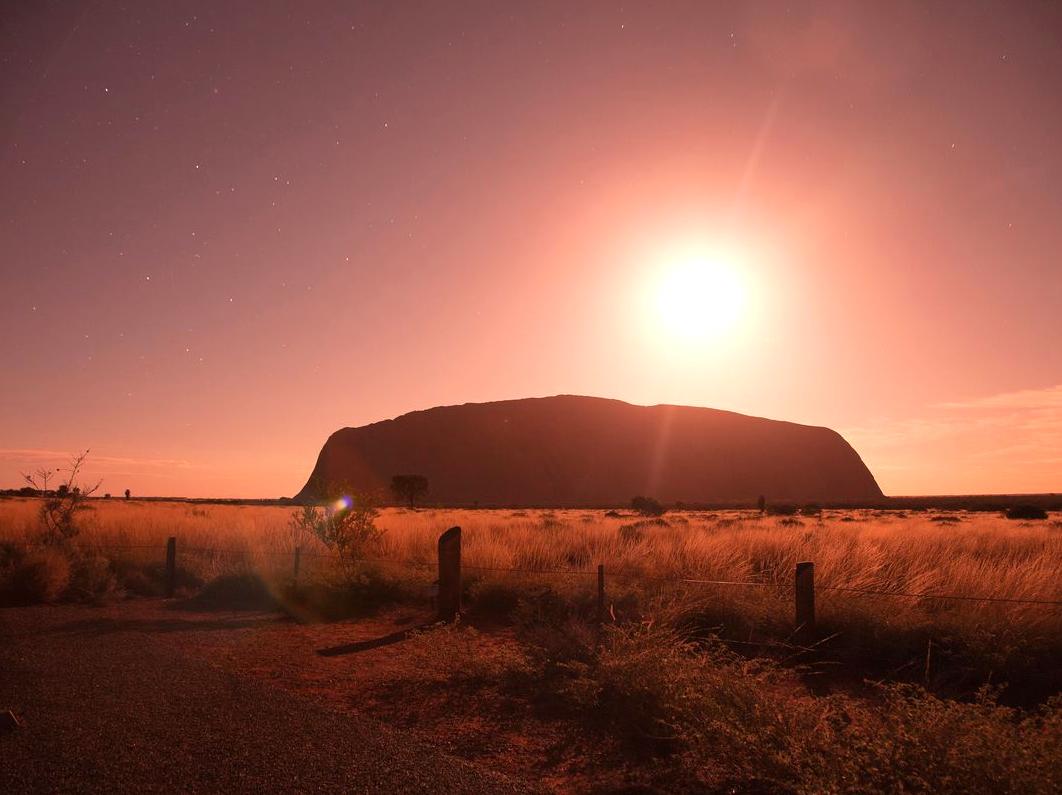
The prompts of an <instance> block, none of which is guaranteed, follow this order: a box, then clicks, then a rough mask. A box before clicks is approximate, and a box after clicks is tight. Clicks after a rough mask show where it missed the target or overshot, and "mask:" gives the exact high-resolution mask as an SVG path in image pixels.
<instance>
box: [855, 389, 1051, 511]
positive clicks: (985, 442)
mask: <svg viewBox="0 0 1062 795" xmlns="http://www.w3.org/2000/svg"><path fill="white" fill-rule="evenodd" d="M842 432H843V434H844V436H845V438H847V439H848V441H849V442H851V443H852V445H853V446H854V447H855V448H856V450H857V451H858V452H859V453H860V454H861V455H862V457H863V460H864V461H865V462H866V463H867V466H869V467H870V469H871V471H872V472H873V473H874V475H875V476H876V477H877V479H878V483H879V485H880V486H881V487H882V490H883V491H885V493H887V494H909V493H913V492H914V491H917V488H912V485H911V484H916V483H925V482H932V483H939V484H940V487H939V488H938V489H937V491H938V493H951V494H984V493H1007V492H1013V493H1033V492H1058V491H1062V384H1056V385H1054V386H1049V387H1044V388H1042V389H1024V390H1018V391H1013V392H1001V393H998V394H994V395H987V396H984V397H978V398H971V399H968V400H957V401H948V402H944V403H937V404H934V405H931V406H929V407H928V408H927V411H926V414H925V415H924V416H920V417H909V418H903V419H891V418H886V419H881V420H878V421H875V422H872V423H868V424H866V425H862V426H857V427H851V428H847V429H844V430H843V431H842Z"/></svg>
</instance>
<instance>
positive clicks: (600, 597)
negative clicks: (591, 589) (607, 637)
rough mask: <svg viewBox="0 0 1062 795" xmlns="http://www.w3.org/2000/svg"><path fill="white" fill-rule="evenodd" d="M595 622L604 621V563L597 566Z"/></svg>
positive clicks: (601, 622) (600, 622)
mask: <svg viewBox="0 0 1062 795" xmlns="http://www.w3.org/2000/svg"><path fill="white" fill-rule="evenodd" d="M597 623H598V624H604V623H605V564H604V563H599V564H598V566H597Z"/></svg>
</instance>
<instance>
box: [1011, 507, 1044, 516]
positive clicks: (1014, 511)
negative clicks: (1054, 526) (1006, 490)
mask: <svg viewBox="0 0 1062 795" xmlns="http://www.w3.org/2000/svg"><path fill="white" fill-rule="evenodd" d="M1007 518H1008V519H1046V518H1047V511H1045V510H1044V509H1043V508H1041V507H1040V506H1039V505H1012V506H1011V507H1010V508H1007Z"/></svg>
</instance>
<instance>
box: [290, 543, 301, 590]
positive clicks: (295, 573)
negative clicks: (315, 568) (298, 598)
mask: <svg viewBox="0 0 1062 795" xmlns="http://www.w3.org/2000/svg"><path fill="white" fill-rule="evenodd" d="M301 562H302V547H295V565H294V567H293V568H292V571H291V583H292V585H293V586H294V587H296V588H298V587H299V564H300V563H301Z"/></svg>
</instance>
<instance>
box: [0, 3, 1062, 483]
mask: <svg viewBox="0 0 1062 795" xmlns="http://www.w3.org/2000/svg"><path fill="white" fill-rule="evenodd" d="M33 5H34V4H28V5H27V7H25V8H22V9H19V10H17V11H15V12H13V15H12V17H11V19H10V21H9V23H8V24H7V25H6V26H5V27H3V28H0V45H2V51H3V52H4V53H5V61H4V69H2V70H0V91H2V95H0V97H2V101H3V104H4V108H5V113H4V114H3V118H2V120H0V144H2V147H3V148H2V159H0V224H2V225H0V246H2V248H0V250H2V252H3V255H2V260H0V346H2V348H0V350H2V353H3V362H4V366H3V376H2V389H0V487H14V486H18V485H20V483H19V480H20V478H19V472H20V471H23V470H26V469H30V468H35V467H36V466H39V465H59V464H61V463H62V461H63V459H64V458H65V457H66V456H67V454H68V453H69V452H72V451H75V450H79V449H84V448H91V449H92V455H91V456H90V464H89V474H90V475H92V474H96V475H98V476H101V477H103V478H104V486H103V488H104V490H107V491H111V492H113V493H120V492H121V491H122V490H123V489H125V488H127V487H128V488H131V489H132V490H133V492H134V493H137V494H167V495H195V496H279V495H291V494H293V493H294V492H295V491H297V490H298V489H299V488H300V487H301V486H302V484H303V482H304V481H305V478H306V476H307V475H308V473H309V471H310V469H311V468H312V466H313V463H314V460H315V458H316V455H317V452H318V450H319V449H320V446H321V444H322V443H323V442H324V440H325V438H326V437H327V436H328V434H330V433H331V432H332V431H334V430H336V429H337V428H339V427H342V426H347V425H360V424H364V423H367V422H371V421H375V420H379V419H384V418H388V417H393V416H396V415H398V414H401V413H403V412H406V411H409V410H413V409H418V408H426V407H430V406H435V405H441V404H452V403H463V402H469V401H481V400H494V399H503V398H513V397H528V396H540V395H551V394H558V393H575V394H588V395H600V396H606V397H616V398H620V399H624V400H629V401H631V402H634V403H643V404H652V403H680V404H689V405H700V406H711V407H717V408H725V409H731V410H735V411H741V412H743V413H747V414H754V415H759V416H766V417H773V418H778V419H788V420H793V421H796V422H806V423H811V424H816V425H827V426H830V427H833V428H836V429H838V430H839V431H841V432H842V433H844V434H845V435H846V437H847V438H848V439H849V440H850V441H851V442H852V443H853V445H854V446H855V447H856V449H857V450H859V452H860V453H861V454H862V455H863V457H864V460H865V461H866V462H867V464H868V465H869V466H870V468H871V470H872V471H873V472H874V473H875V475H876V476H877V478H878V481H879V483H880V484H881V486H882V488H883V489H884V490H885V491H886V493H891V494H932V493H992V492H995V493H1001V492H1042V491H1062V346H1060V345H1059V341H1060V340H1062V265H1060V263H1059V259H1058V257H1059V251H1062V226H1060V225H1059V223H1058V219H1059V218H1060V217H1062V146H1060V145H1059V143H1058V142H1059V141H1060V140H1062V93H1060V92H1059V91H1058V89H1057V80H1056V76H1057V75H1059V74H1062V50H1060V49H1059V48H1058V46H1057V41H1058V38H1059V36H1060V35H1062V15H1060V14H1059V12H1058V11H1057V10H1055V11H1052V10H1051V9H1050V7H1049V6H1048V5H1044V6H1040V7H1036V6H1020V7H1018V6H1011V5H1007V4H1003V3H999V4H991V3H989V4H984V5H979V6H978V7H977V9H976V10H973V9H969V7H968V6H967V5H966V4H955V6H954V7H950V6H949V5H948V4H932V5H928V4H921V3H911V4H903V3H901V4H888V5H885V4H881V5H875V6H870V5H868V6H866V7H862V8H857V7H856V5H857V4H851V3H826V4H821V3H820V4H807V5H801V4H785V5H782V4H762V5H757V6H756V8H755V10H748V7H747V6H746V5H745V4H734V5H732V6H730V5H726V4H704V3H676V4H668V5H667V6H666V7H664V8H661V7H655V6H654V7H650V6H644V7H641V6H639V7H637V8H634V9H631V8H627V7H624V9H623V10H621V9H620V7H619V6H616V5H611V4H600V5H581V4H580V5H578V6H574V5H572V4H567V3H557V4H535V5H534V6H532V7H526V8H516V7H511V6H509V5H505V6H503V5H500V4H493V3H478V4H462V5H459V6H450V5H446V6H443V5H439V6H430V5H429V6H426V7H424V8H421V9H419V10H417V11H416V12H414V11H413V10H412V9H411V7H388V6H386V5H381V6H377V7H375V8H368V9H364V8H355V9H351V8H350V7H349V4H346V3H316V4H313V5H312V6H311V5H307V6H302V5H299V4H292V5H290V6H284V5H268V6H267V5H263V4H258V3H245V4H239V3H234V4H223V5H219V4H213V3H206V2H203V3H188V4H182V5H181V7H180V9H177V8H170V7H168V6H164V5H159V6H157V7H153V8H151V9H140V8H138V7H137V6H136V5H133V6H131V7H130V8H129V9H128V10H126V11H122V10H120V9H119V8H118V7H91V8H89V10H87V11H75V10H73V9H72V7H56V8H51V9H45V10H41V9H39V8H34V7H33ZM787 8H789V9H790V10H789V11H787V10H786V9H787ZM959 8H962V9H963V10H964V12H963V13H956V11H957V9H959ZM1035 8H1039V9H1040V11H1041V12H1042V13H1039V15H1038V14H1037V13H1034V12H1033V10H1031V9H1035ZM689 241H693V242H694V243H696V244H697V245H704V246H707V247H723V248H726V249H727V250H729V251H734V252H736V254H735V262H736V264H737V267H738V269H739V270H740V271H741V273H742V276H743V278H744V279H745V280H746V284H747V285H748V288H749V295H748V302H747V303H748V306H747V312H746V317H745V318H744V319H743V325H742V332H741V333H740V334H736V333H735V334H733V335H729V336H728V335H723V336H722V337H720V338H717V339H714V340H712V341H711V343H710V344H705V345H701V346H697V347H693V348H676V347H675V346H673V345H669V344H668V341H667V339H666V338H664V337H662V336H661V335H660V334H659V333H655V332H654V330H653V329H652V327H651V325H647V323H646V322H645V320H644V316H645V311H644V305H645V296H646V292H647V290H650V289H651V287H650V286H649V285H650V281H651V274H652V267H651V263H652V262H653V260H654V258H655V257H658V256H659V255H660V253H661V252H663V251H667V250H668V249H669V248H671V247H673V246H676V245H681V244H682V243H684V242H689Z"/></svg>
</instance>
